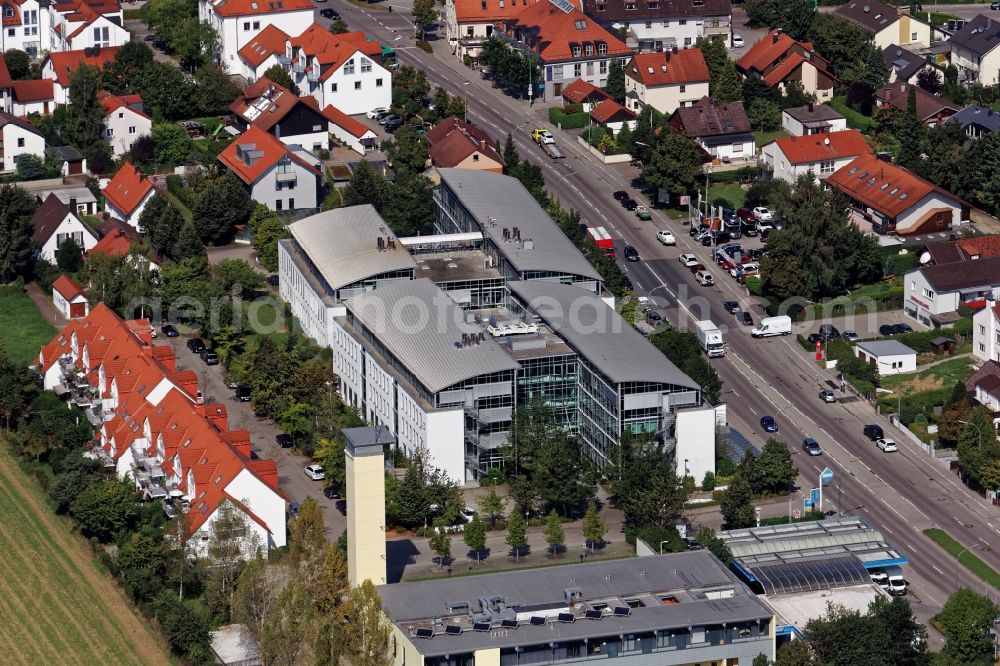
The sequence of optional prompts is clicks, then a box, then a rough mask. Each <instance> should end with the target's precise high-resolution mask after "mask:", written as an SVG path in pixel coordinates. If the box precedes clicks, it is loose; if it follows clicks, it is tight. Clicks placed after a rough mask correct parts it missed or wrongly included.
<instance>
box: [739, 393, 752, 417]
mask: <svg viewBox="0 0 1000 666" xmlns="http://www.w3.org/2000/svg"><path fill="white" fill-rule="evenodd" d="M734 393H735V391H734ZM747 409H749V410H750V411H751V413H753V415H754V416H757V410H756V409H754V408H753V407H751V406H750V405H747Z"/></svg>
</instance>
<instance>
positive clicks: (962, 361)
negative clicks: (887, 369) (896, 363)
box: [882, 356, 975, 393]
mask: <svg viewBox="0 0 1000 666" xmlns="http://www.w3.org/2000/svg"><path fill="white" fill-rule="evenodd" d="M974 360H975V359H973V358H970V357H968V356H960V357H958V358H953V359H949V360H947V361H942V362H940V363H938V364H936V365H932V366H931V367H929V368H927V369H925V370H919V371H918V372H911V373H907V374H905V375H887V376H885V377H883V378H882V387H883V388H887V389H895V388H896V387H898V386H905V387H907V388H905V389H904V391H906V390H909V391H911V392H913V393H916V392H918V391H928V390H932V389H938V388H948V387H951V386H954V385H955V382H964V381H965V380H966V379H968V378H969V377H970V376H971V375H972V372H973V368H974V366H975V363H974Z"/></svg>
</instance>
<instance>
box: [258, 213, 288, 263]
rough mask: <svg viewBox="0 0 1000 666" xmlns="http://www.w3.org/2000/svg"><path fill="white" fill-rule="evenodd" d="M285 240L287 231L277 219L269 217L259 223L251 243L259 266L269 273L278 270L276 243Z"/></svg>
mask: <svg viewBox="0 0 1000 666" xmlns="http://www.w3.org/2000/svg"><path fill="white" fill-rule="evenodd" d="M285 238H288V229H287V228H286V227H285V225H284V223H283V222H282V221H281V220H279V219H278V218H277V217H269V218H267V219H265V220H264V221H263V222H261V223H260V225H259V226H258V227H257V230H256V231H255V232H254V234H253V238H252V240H251V243H252V244H253V249H254V250H256V251H257V257H258V259H260V264H261V266H263V267H264V268H266V269H267V270H269V271H276V270H278V241H280V240H283V239H285Z"/></svg>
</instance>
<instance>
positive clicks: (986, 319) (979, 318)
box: [972, 301, 1000, 411]
mask: <svg viewBox="0 0 1000 666" xmlns="http://www.w3.org/2000/svg"><path fill="white" fill-rule="evenodd" d="M972 355H973V356H975V357H976V358H978V359H982V360H983V361H990V362H991V363H994V364H997V366H998V367H1000V304H997V303H995V302H993V301H989V302H987V303H986V307H984V308H982V309H980V310H979V311H978V312H976V314H974V315H972ZM994 411H1000V409H997V410H994Z"/></svg>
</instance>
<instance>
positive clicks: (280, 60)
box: [278, 55, 292, 68]
mask: <svg viewBox="0 0 1000 666" xmlns="http://www.w3.org/2000/svg"><path fill="white" fill-rule="evenodd" d="M278 63H279V64H280V65H281V66H282V67H285V68H287V67H288V66H289V65H291V64H292V59H291V58H289V57H288V56H286V55H280V56H278Z"/></svg>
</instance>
